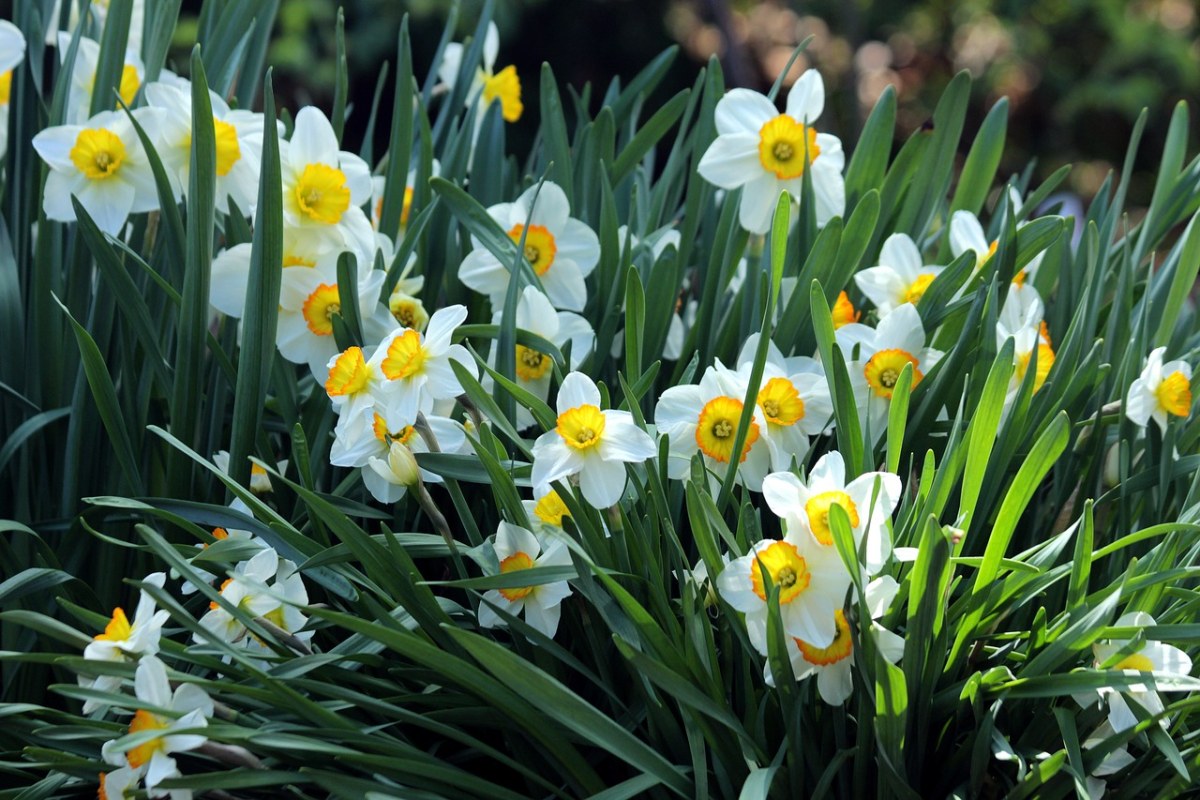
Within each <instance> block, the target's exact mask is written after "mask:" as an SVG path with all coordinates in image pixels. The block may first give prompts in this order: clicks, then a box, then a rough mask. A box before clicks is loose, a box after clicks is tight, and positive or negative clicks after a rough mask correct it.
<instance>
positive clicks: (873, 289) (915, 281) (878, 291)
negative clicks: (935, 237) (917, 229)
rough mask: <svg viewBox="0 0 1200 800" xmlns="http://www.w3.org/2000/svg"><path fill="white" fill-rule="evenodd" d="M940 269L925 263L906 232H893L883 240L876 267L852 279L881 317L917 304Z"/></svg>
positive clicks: (863, 271)
mask: <svg viewBox="0 0 1200 800" xmlns="http://www.w3.org/2000/svg"><path fill="white" fill-rule="evenodd" d="M943 269H944V267H939V266H934V265H932V264H926V263H925V259H923V258H922V257H921V251H920V250H918V249H917V244H916V242H914V241H913V240H912V238H911V237H910V236H909V235H908V234H906V233H894V234H892V235H891V236H889V237H888V238H887V241H885V242H884V243H883V249H882V250H881V251H880V253H879V266H877V267H869V268H867V269H864V270H862V271H861V272H859V273H857V274H856V275H855V276H854V282H855V283H856V284H858V288H859V290H860V291H861V292H862V293H863V294H864V295H866V296H867V299H868V300H870V301H871V302H872V303H874V304H875V307H876V308H877V309H879V314H880V315H881V316H883V315H886V314H888V313H889V312H890V311H891V310H892V309H894V308H895V307H896V306H899V305H903V304H904V303H912V304H913V305H916V304H917V302H918V301H919V300H920V299H921V297H922V296H923V295H924V294H925V290H926V289H928V288H929V285H930V284H931V283H933V280H934V278H936V277H937V276H938V275H940V274H941V272H942V270H943Z"/></svg>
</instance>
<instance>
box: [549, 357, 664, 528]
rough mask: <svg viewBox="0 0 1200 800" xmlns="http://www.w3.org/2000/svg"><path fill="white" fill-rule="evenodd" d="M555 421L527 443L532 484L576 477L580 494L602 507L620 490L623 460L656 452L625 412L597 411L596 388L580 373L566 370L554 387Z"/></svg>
mask: <svg viewBox="0 0 1200 800" xmlns="http://www.w3.org/2000/svg"><path fill="white" fill-rule="evenodd" d="M557 407H558V424H557V425H556V426H555V428H554V430H552V431H547V432H546V433H544V434H542V435H541V436H539V437H538V439H537V441H536V442H534V443H533V475H532V476H531V478H530V480H531V482H532V483H533V485H534V486H535V487H547V486H549V484H550V483H551V482H553V481H558V480H562V479H563V478H567V477H570V476H573V475H578V476H579V488H580V489H581V490H582V491H583V498H584V499H585V500H587V501H588V502H589V503H591V504H592V505H593V506H595V507H596V508H608V507H609V506H612V505H615V504H616V503H617V501H618V500H620V499H621V495H622V493H624V491H625V480H626V474H625V465H626V464H640V463H642V462H643V461H645V460H646V459H648V458H653V457H654V454H655V452H656V448H655V446H654V440H653V439H651V438H650V434H648V433H646V432H645V431H644V430H642V429H641V428H639V427H638V426H637V425H636V424H635V423H634V421H633V415H632V414H630V413H629V412H628V411H614V410H611V409H610V410H607V411H601V410H600V390H599V389H598V388H596V384H595V383H593V382H592V379H591V378H589V377H588V376H586V375H584V374H583V373H582V372H572V373H570V374H568V375H567V377H566V378H564V379H563V382H562V386H560V387H559V389H558V401H557Z"/></svg>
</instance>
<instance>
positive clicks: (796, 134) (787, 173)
mask: <svg viewBox="0 0 1200 800" xmlns="http://www.w3.org/2000/svg"><path fill="white" fill-rule="evenodd" d="M806 149H807V151H808V162H809V163H810V164H811V163H812V162H814V161H816V160H817V156H819V155H821V148H820V147H818V146H817V132H816V130H815V129H813V128H810V127H809V126H807V125H805V124H804V123H802V122H797V121H796V120H795V119H793V118H792V117H789V116H788V115H787V114H780V115H779V116H777V117H775V118H774V119H770V120H767V122H766V123H764V124H763V126H762V128H760V129H759V131H758V160H759V161H761V162H762V166H763V169H765V170H766V171H767V172H773V173H775V177H776V178H779V179H780V180H781V181H786V180H791V179H792V178H799V177H800V176H801V175H803V174H804V154H805V150H806Z"/></svg>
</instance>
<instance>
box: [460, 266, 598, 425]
mask: <svg viewBox="0 0 1200 800" xmlns="http://www.w3.org/2000/svg"><path fill="white" fill-rule="evenodd" d="M503 317H504V312H503V310H500V311H497V312H496V313H495V314H494V315H493V316H492V323H493V324H494V325H499V324H501V322H502V321H503ZM516 327H517V328H518V329H520V330H524V331H528V332H530V333H533V334H537V335H538V336H540V337H542V338H543V339H545V340H547V341H548V342H550V343H551V344H552V345H554V346H555V347H557V348H559V349H560V350H562V349H564V348H565V347H566V346H567V345H568V344H569V345H570V349H571V363H570V364H568V368H569V369H572V370H574V369H578V368H579V365H580V364H581V363H582V362H583V359H584V358H585V357H586V356H587V355H588V354H589V353H591V352H592V348H593V347H594V346H595V343H596V333H595V331H593V330H592V326H591V325H590V324H589V323H588V321H587V320H586V319H584V318H583V317H581V316H579V315H578V314H575V313H573V312H571V311H555V310H554V306H552V305H551V304H550V300H549V299H548V298H547V297H546V295H544V294H542V293H541V292H539V291H538V290H537V288H536V287H534V286H526V287H525V288H524V289H523V290H522V291H521V299H520V300H519V301H517V319H516ZM495 358H496V353H495V347H494V346H493V348H492V354H491V363H492V365H493V367H494V366H495ZM516 359H517V375H516V377H517V385H518V386H520V387H521V388H522V389H525V390H527V391H529V392H531V393H533V394H534V395H535V396H537V397H538V398H539V399H541V400H545V399H546V398H547V397H549V396H550V378H551V375H552V374H553V370H552V369H551V367H552V366H553V363H554V362H553V359H551V358H550V356H549V355H547V354H545V353H542V352H540V351H539V350H537V349H535V348H532V347H526V346H525V345H521V344H518V345H517V356H516ZM490 383H491V381H490V380H487V381H486V382H485V384H484V386H485V387H486V386H488V385H489V384H490ZM516 422H517V427H518V428H519V429H524V428H528V427H529V426H530V425H533V424H534V422H535V420H534V418H533V414H531V413H530V412H529V410H528V409H526V408H525V407H524V406H517V420H516Z"/></svg>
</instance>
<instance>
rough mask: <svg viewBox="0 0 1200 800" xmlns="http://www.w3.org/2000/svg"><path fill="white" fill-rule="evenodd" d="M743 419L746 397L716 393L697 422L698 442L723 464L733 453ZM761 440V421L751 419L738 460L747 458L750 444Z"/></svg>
mask: <svg viewBox="0 0 1200 800" xmlns="http://www.w3.org/2000/svg"><path fill="white" fill-rule="evenodd" d="M741 420H742V401H741V400H737V399H735V398H733V397H726V396H724V395H722V396H721V397H714V398H713V399H712V400H709V401H708V402H707V403H706V404H705V405H704V408H702V409H700V417H699V419H698V421H697V423H696V444H697V445H699V446H700V450H701V451H702V452H703V453H704V455H706V456H708V457H709V458H711V459H714V460H715V461H719V462H721V463H723V464H727V463H729V459H730V458H731V457H732V456H733V445H734V440H735V439H736V438H737V428H738V423H739V422H741ZM757 441H758V423H757V422H755V421H754V420H751V421H750V430H749V431H747V432H746V441H745V443H743V444H742V453H741V457H740V458H738V463H741V462H743V461H745V460H746V456H747V455H748V454H749V453H750V448H751V447H753V446H754V443H755V442H757Z"/></svg>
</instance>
